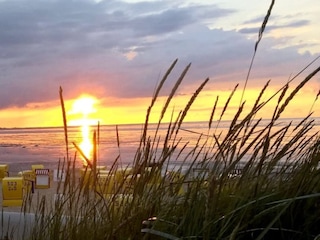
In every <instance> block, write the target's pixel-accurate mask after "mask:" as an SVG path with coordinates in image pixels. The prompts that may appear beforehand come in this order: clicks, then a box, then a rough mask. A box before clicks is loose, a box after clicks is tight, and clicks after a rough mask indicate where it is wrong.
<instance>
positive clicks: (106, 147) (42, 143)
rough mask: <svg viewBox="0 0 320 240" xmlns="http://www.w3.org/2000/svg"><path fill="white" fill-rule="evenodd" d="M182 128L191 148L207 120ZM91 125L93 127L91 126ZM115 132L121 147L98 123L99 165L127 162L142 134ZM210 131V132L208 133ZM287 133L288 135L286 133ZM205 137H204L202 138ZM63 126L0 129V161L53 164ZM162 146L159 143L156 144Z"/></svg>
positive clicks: (75, 132)
mask: <svg viewBox="0 0 320 240" xmlns="http://www.w3.org/2000/svg"><path fill="white" fill-rule="evenodd" d="M300 120H301V119H284V120H281V122H280V123H279V126H278V127H277V128H275V130H276V129H279V128H280V127H281V126H284V125H286V124H288V123H289V121H292V122H293V124H292V125H293V126H295V125H297V124H298V123H299V122H300ZM267 123H268V121H263V122H262V123H261V124H260V126H261V127H262V126H264V125H265V124H267ZM229 124H230V122H229V121H225V122H221V123H220V124H219V126H215V125H214V124H213V127H212V128H216V127H217V128H216V133H217V132H221V131H222V132H226V131H227V130H228V126H229ZM319 124H320V119H319V118H316V119H315V126H314V127H313V129H312V130H311V131H310V132H309V133H308V134H310V135H311V134H312V133H314V132H316V131H318V130H319V126H320V125H319ZM182 128H183V129H185V130H187V131H184V130H182V131H180V133H179V138H181V143H182V144H181V147H182V145H183V144H185V143H188V146H187V149H186V150H185V152H188V148H189V149H191V148H192V147H194V146H195V144H196V143H197V140H198V138H199V136H200V134H208V123H206V122H194V123H184V124H183V126H182ZM93 129H94V128H92V130H93ZM154 130H155V125H152V124H150V125H149V132H148V133H149V135H150V136H153V133H154ZM212 131H213V130H211V132H212ZM118 133H119V139H120V148H118V145H117V136H116V126H101V127H100V138H99V139H100V141H99V151H98V154H99V155H98V161H99V163H98V164H99V165H107V166H109V165H111V164H112V162H113V161H114V160H115V159H116V157H117V156H118V155H119V153H120V156H121V162H122V163H123V164H126V165H127V164H130V163H132V160H133V158H134V155H135V153H136V149H137V147H138V146H139V140H140V137H141V134H142V125H119V126H118ZM166 133H167V126H166V125H164V126H163V127H162V128H160V131H159V133H158V136H161V137H162V138H163V139H164V137H165V135H166ZM209 134H211V133H209ZM288 137H289V136H288ZM68 139H69V143H70V144H69V154H70V156H72V157H73V156H74V155H75V152H76V150H75V148H74V146H73V144H72V142H74V143H76V144H80V142H81V141H82V135H81V128H79V127H71V128H70V129H69V131H68ZM204 139H205V138H204ZM65 146H66V145H65V138H64V131H63V128H32V129H0V164H9V168H10V171H21V170H25V169H30V165H32V164H44V165H45V167H46V168H50V169H53V168H56V167H57V165H58V162H59V159H60V160H63V159H64V158H65V157H66V147H65ZM159 148H161V144H160V145H159ZM76 159H77V160H76V163H77V164H78V166H81V165H82V159H81V157H80V156H78V157H77V158H76Z"/></svg>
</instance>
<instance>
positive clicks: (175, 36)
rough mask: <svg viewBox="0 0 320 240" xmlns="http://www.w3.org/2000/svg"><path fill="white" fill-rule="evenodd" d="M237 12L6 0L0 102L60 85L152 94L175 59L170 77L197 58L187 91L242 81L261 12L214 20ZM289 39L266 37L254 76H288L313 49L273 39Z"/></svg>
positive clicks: (118, 94) (46, 96) (1, 11)
mask: <svg viewBox="0 0 320 240" xmlns="http://www.w3.org/2000/svg"><path fill="white" fill-rule="evenodd" d="M266 10H267V9H266ZM237 13H238V12H237V10H236V9H228V8H222V7H220V6H219V5H213V4H206V5H204V4H199V3H197V2H195V3H193V4H183V1H182V2H180V1H153V2H136V3H134V2H131V3H129V2H124V1H117V0H108V1H99V2H96V1H89V0H82V1H71V0H42V1H40V0H28V1H25V0H10V1H9V0H8V1H0V32H1V37H0V71H1V77H0V109H1V108H8V107H12V106H17V107H22V106H26V105H27V104H28V103H32V102H36V103H41V102H47V101H51V100H54V99H57V98H58V90H59V86H62V87H63V89H64V90H66V91H65V92H66V95H67V97H70V98H71V97H76V96H77V95H78V94H79V93H81V92H86V93H89V94H94V95H96V96H97V97H98V98H99V97H101V98H102V97H105V96H109V97H114V98H137V97H148V96H151V95H152V93H153V90H154V88H155V86H156V84H157V82H158V81H159V79H160V78H161V76H162V75H163V74H164V73H165V71H166V70H167V68H168V67H169V66H170V64H171V63H172V62H173V60H174V59H176V58H178V59H179V63H178V66H177V69H175V71H174V72H173V74H172V81H174V80H175V78H176V77H177V76H178V75H179V74H180V72H181V71H182V70H183V68H184V67H185V66H186V65H187V64H188V63H189V62H191V63H192V68H191V70H190V73H189V74H188V76H187V77H186V81H185V85H186V86H185V87H184V88H183V89H184V91H186V93H188V86H194V85H199V84H200V83H201V82H202V81H203V80H204V79H205V78H206V77H210V79H211V82H210V84H211V85H210V84H209V85H208V87H209V88H210V87H211V88H212V89H214V86H217V85H219V84H220V85H221V86H225V87H226V88H233V86H234V84H235V83H238V82H240V83H241V82H244V79H245V77H246V74H247V71H248V66H249V63H250V60H251V57H252V54H253V48H254V44H255V40H256V39H255V38H254V37H253V38H252V35H253V34H255V33H256V34H257V33H258V30H259V27H260V25H261V23H260V22H259V20H258V19H263V14H264V12H262V13H261V16H260V17H256V16H255V17H252V19H251V20H248V19H244V22H243V24H244V25H245V24H247V25H248V27H242V28H239V29H233V30H225V29H224V26H220V27H210V25H212V23H215V21H217V20H219V19H222V18H226V17H229V18H230V17H232V16H233V15H236V14H237ZM245 21H246V22H245ZM252 24H253V25H254V26H252ZM308 25H309V20H308V19H296V18H290V19H289V20H288V22H287V23H286V24H276V23H274V24H272V25H270V26H268V27H267V29H266V34H268V33H271V32H272V31H273V30H277V29H284V30H288V31H290V30H291V31H294V29H296V28H301V27H305V26H308ZM250 36H251V37H250ZM288 41H290V39H289V38H287V37H273V36H272V35H271V34H270V35H267V36H266V37H265V38H264V39H263V41H262V43H261V45H260V46H259V52H258V54H257V56H256V63H255V65H254V70H253V72H252V78H254V79H259V81H262V80H268V79H269V78H275V79H278V78H279V77H283V76H284V79H283V80H284V82H285V81H286V80H287V77H288V76H289V74H291V73H292V72H293V71H297V72H298V70H299V69H301V68H302V67H304V66H305V65H306V64H307V63H308V62H309V61H311V60H312V59H313V58H314V56H313V55H312V54H311V53H308V52H306V53H304V54H301V53H299V49H300V48H301V47H302V46H303V47H306V46H305V45H303V44H301V45H295V46H289V47H285V48H276V47H275V46H278V45H279V44H282V45H285V43H286V42H288ZM259 81H258V82H257V81H254V83H255V84H258V85H259ZM263 84H264V82H263V83H262V85H263ZM190 91H191V90H190ZM163 94H165V92H163ZM181 94H184V93H183V92H182V93H181Z"/></svg>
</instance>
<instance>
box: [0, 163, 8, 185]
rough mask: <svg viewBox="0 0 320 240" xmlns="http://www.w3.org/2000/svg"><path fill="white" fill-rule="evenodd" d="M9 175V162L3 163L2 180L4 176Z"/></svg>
mask: <svg viewBox="0 0 320 240" xmlns="http://www.w3.org/2000/svg"><path fill="white" fill-rule="evenodd" d="M8 176H9V167H8V164H2V165H0V181H1V180H2V179H3V178H4V177H8Z"/></svg>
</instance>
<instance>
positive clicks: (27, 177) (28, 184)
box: [18, 170, 35, 193]
mask: <svg viewBox="0 0 320 240" xmlns="http://www.w3.org/2000/svg"><path fill="white" fill-rule="evenodd" d="M18 176H19V177H22V178H23V187H24V189H25V190H26V191H27V193H30V192H32V193H33V192H34V183H35V172H34V171H33V170H24V171H21V172H19V173H18Z"/></svg>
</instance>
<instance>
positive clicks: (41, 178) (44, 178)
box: [35, 169, 50, 189]
mask: <svg viewBox="0 0 320 240" xmlns="http://www.w3.org/2000/svg"><path fill="white" fill-rule="evenodd" d="M35 174H36V181H35V188H37V189H39V188H40V189H41V188H50V170H49V169H35Z"/></svg>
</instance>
